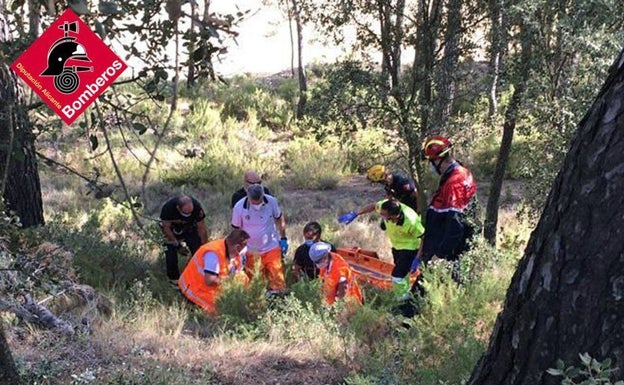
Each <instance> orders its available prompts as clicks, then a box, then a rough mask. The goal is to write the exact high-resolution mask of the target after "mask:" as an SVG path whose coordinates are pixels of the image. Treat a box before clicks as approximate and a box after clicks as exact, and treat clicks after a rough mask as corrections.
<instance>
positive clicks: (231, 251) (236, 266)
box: [178, 230, 249, 314]
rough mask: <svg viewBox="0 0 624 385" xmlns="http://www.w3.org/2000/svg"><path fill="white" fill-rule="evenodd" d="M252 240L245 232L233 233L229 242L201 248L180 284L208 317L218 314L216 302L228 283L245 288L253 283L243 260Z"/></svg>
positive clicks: (235, 231) (219, 241)
mask: <svg viewBox="0 0 624 385" xmlns="http://www.w3.org/2000/svg"><path fill="white" fill-rule="evenodd" d="M248 239H249V234H247V233H246V232H244V231H243V230H232V232H231V233H230V234H229V235H228V236H227V237H226V238H221V239H217V240H214V241H211V242H208V243H206V244H204V245H203V246H201V247H200V248H199V250H197V252H196V253H195V254H194V255H193V258H192V259H191V261H190V262H189V263H188V265H187V266H186V268H185V269H184V271H183V272H182V275H181V276H180V280H179V281H178V287H179V288H180V291H181V292H182V294H183V295H184V296H185V297H186V298H187V299H188V300H189V301H191V302H193V303H195V304H196V305H198V306H200V307H202V308H203V309H204V310H206V311H207V312H208V313H211V314H214V313H215V301H216V299H217V297H218V296H219V292H220V287H221V283H222V282H223V281H224V280H226V279H235V280H237V281H238V282H240V283H241V284H244V285H247V282H248V281H249V278H247V275H246V274H245V272H244V270H243V269H244V266H243V262H242V260H241V256H240V253H241V251H242V250H243V249H244V248H245V247H246V246H247V240H248Z"/></svg>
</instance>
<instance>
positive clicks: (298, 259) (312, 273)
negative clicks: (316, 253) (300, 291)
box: [294, 240, 336, 279]
mask: <svg viewBox="0 0 624 385" xmlns="http://www.w3.org/2000/svg"><path fill="white" fill-rule="evenodd" d="M321 241H322V242H325V243H329V242H326V241H323V240H321ZM330 245H331V251H333V252H334V253H335V252H336V248H335V247H334V245H332V244H331V243H330ZM309 253H310V246H309V245H306V244H305V243H302V244H301V245H300V246H299V247H297V250H295V259H294V262H295V265H298V266H301V270H302V271H303V272H304V273H305V274H306V275H307V276H308V278H310V279H314V278H316V277H317V276H318V273H319V271H318V269H317V268H316V266H315V265H314V262H312V260H311V259H310V254H309Z"/></svg>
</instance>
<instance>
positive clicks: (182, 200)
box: [178, 195, 193, 207]
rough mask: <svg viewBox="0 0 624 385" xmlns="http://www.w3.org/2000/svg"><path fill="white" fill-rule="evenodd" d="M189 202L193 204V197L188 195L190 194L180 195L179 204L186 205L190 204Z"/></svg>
mask: <svg viewBox="0 0 624 385" xmlns="http://www.w3.org/2000/svg"><path fill="white" fill-rule="evenodd" d="M189 203H190V204H193V199H191V197H190V196H188V195H180V196H179V197H178V206H180V207H184V206H186V205H188V204H189Z"/></svg>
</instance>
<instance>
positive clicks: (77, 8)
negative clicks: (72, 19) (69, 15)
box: [67, 0, 89, 15]
mask: <svg viewBox="0 0 624 385" xmlns="http://www.w3.org/2000/svg"><path fill="white" fill-rule="evenodd" d="M67 5H68V6H69V8H70V9H71V10H72V11H74V12H76V13H77V14H78V15H87V14H88V13H89V7H88V6H87V1H86V0H68V1H67Z"/></svg>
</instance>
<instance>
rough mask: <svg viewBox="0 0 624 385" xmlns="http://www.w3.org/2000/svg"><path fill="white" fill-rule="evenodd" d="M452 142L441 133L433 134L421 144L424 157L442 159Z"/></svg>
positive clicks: (447, 152) (449, 149)
mask: <svg viewBox="0 0 624 385" xmlns="http://www.w3.org/2000/svg"><path fill="white" fill-rule="evenodd" d="M452 147H453V143H451V142H450V141H449V140H448V139H446V138H445V137H443V136H441V135H435V136H432V137H430V138H428V139H427V140H425V143H424V144H423V148H422V151H423V155H424V157H425V159H429V160H437V159H442V158H444V157H445V156H447V155H448V154H449V152H450V151H451V148H452Z"/></svg>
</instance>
